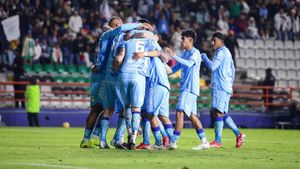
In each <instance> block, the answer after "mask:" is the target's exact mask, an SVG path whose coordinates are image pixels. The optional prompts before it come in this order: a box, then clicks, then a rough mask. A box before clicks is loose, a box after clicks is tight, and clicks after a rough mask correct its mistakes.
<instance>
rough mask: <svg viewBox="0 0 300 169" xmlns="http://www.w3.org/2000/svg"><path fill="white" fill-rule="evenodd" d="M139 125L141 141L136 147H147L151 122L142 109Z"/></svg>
mask: <svg viewBox="0 0 300 169" xmlns="http://www.w3.org/2000/svg"><path fill="white" fill-rule="evenodd" d="M141 126H142V130H143V142H142V143H140V144H139V145H138V146H136V147H135V148H136V149H149V146H150V130H151V124H150V121H149V118H148V117H147V115H146V113H145V111H144V110H142V121H141Z"/></svg>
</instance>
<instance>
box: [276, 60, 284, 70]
mask: <svg viewBox="0 0 300 169" xmlns="http://www.w3.org/2000/svg"><path fill="white" fill-rule="evenodd" d="M276 67H277V68H279V69H286V64H285V60H281V59H280V60H279V59H278V60H276Z"/></svg>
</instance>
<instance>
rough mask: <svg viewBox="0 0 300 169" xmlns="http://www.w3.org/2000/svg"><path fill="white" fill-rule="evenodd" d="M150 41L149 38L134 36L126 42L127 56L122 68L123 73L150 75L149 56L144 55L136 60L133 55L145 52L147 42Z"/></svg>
mask: <svg viewBox="0 0 300 169" xmlns="http://www.w3.org/2000/svg"><path fill="white" fill-rule="evenodd" d="M148 43H149V39H145V38H134V39H129V40H128V41H126V42H125V49H126V52H125V57H124V60H123V63H122V66H121V69H120V72H121V73H129V74H141V75H143V76H149V70H148V67H149V62H150V60H149V58H147V57H144V58H142V59H139V60H134V59H133V55H134V53H136V52H144V51H145V46H146V44H148Z"/></svg>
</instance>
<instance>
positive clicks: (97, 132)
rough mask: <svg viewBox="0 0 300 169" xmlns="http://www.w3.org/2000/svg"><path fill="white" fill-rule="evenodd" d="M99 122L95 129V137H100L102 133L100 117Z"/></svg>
mask: <svg viewBox="0 0 300 169" xmlns="http://www.w3.org/2000/svg"><path fill="white" fill-rule="evenodd" d="M97 120H98V121H97V123H96V125H95V127H94V131H93V137H100V131H101V129H100V127H101V123H100V117H99V119H97Z"/></svg>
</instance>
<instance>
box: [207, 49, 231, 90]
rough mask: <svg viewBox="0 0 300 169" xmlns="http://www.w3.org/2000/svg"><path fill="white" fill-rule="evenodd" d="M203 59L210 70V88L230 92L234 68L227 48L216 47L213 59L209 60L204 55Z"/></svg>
mask: <svg viewBox="0 0 300 169" xmlns="http://www.w3.org/2000/svg"><path fill="white" fill-rule="evenodd" d="M203 60H204V62H205V64H206V65H207V67H208V68H209V69H210V70H211V71H212V77H211V88H212V89H214V90H221V91H225V92H227V93H232V86H233V83H234V76H235V68H234V64H233V60H232V56H231V54H230V52H229V50H228V48H227V47H225V46H222V47H220V48H219V49H217V50H216V51H215V55H214V58H213V61H210V60H209V59H208V58H207V56H206V55H204V57H203Z"/></svg>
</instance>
